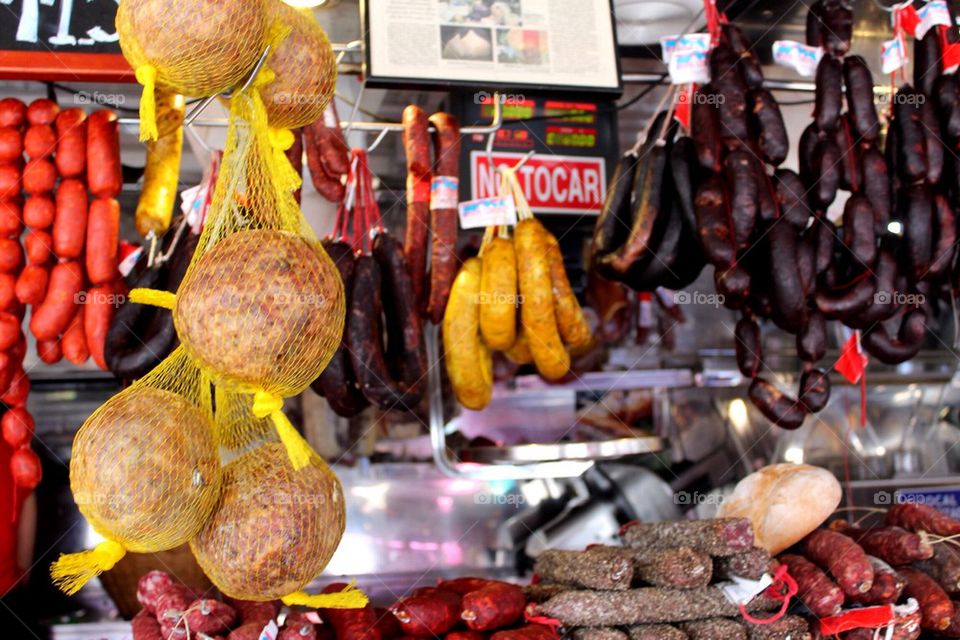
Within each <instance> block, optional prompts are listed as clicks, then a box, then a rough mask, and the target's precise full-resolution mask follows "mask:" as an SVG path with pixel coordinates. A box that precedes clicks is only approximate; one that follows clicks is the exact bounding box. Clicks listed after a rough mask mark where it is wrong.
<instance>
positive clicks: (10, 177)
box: [0, 162, 23, 200]
mask: <svg viewBox="0 0 960 640" xmlns="http://www.w3.org/2000/svg"><path fill="white" fill-rule="evenodd" d="M22 177H23V173H22V172H21V171H20V166H19V165H17V164H14V163H11V162H7V163H5V164H0V200H13V199H15V198H18V197H20V184H21V183H20V181H21V178H22Z"/></svg>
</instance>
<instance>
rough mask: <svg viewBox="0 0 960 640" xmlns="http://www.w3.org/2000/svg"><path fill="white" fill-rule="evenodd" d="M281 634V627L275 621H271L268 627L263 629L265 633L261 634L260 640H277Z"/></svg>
mask: <svg viewBox="0 0 960 640" xmlns="http://www.w3.org/2000/svg"><path fill="white" fill-rule="evenodd" d="M279 634H280V627H278V626H277V623H276V621H275V620H271V621H270V622H268V623H267V626H265V627H264V628H263V631H261V632H260V640H277V636H278V635H279Z"/></svg>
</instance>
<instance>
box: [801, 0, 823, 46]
mask: <svg viewBox="0 0 960 640" xmlns="http://www.w3.org/2000/svg"><path fill="white" fill-rule="evenodd" d="M822 18H823V2H821V1H820V0H817V2H812V3H811V4H810V7H809V8H808V9H807V21H806V29H805V31H804V36H805V41H806V43H807V44H808V45H810V46H811V47H819V46H822V45H823V23H822V22H821V20H822Z"/></svg>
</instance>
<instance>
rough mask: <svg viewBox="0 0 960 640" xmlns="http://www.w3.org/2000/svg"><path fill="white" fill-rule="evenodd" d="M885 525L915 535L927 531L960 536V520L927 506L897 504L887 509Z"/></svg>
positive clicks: (939, 534) (940, 534)
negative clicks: (911, 532)
mask: <svg viewBox="0 0 960 640" xmlns="http://www.w3.org/2000/svg"><path fill="white" fill-rule="evenodd" d="M884 523H885V524H887V525H890V526H894V527H901V528H903V529H906V530H907V531H913V532H915V533H920V532H921V531H927V532H929V533H933V534H936V535H938V536H955V535H957V534H960V520H957V519H956V518H951V517H950V516H948V515H947V514H945V513H943V512H942V511H939V510H937V509H934V508H933V507H931V506H929V505H925V504H911V503H903V504H896V505H894V506H892V507H890V508H889V509H887V515H886V516H885V517H884Z"/></svg>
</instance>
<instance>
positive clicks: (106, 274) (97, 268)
mask: <svg viewBox="0 0 960 640" xmlns="http://www.w3.org/2000/svg"><path fill="white" fill-rule="evenodd" d="M53 230H54V236H53V239H54V244H56V239H57V235H56V231H57V227H56V225H54V227H53ZM119 247H120V203H119V202H117V201H116V200H114V199H113V198H97V199H96V200H94V201H93V202H92V203H91V204H90V211H89V216H88V219H87V248H86V254H85V257H86V266H87V277H88V278H89V279H90V282H92V283H93V284H105V283H107V282H110V281H112V280H114V279H116V278H117V276H118V275H119V274H118V272H117V260H118V251H119Z"/></svg>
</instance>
